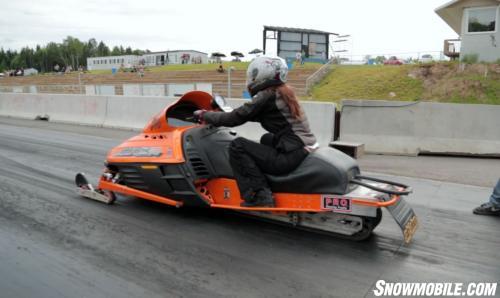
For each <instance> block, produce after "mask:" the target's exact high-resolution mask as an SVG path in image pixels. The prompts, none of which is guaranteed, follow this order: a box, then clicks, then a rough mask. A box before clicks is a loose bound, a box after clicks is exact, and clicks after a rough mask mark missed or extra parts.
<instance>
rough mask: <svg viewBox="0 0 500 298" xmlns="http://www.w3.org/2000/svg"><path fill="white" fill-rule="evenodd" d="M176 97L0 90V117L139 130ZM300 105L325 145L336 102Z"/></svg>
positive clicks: (248, 129) (254, 135)
mask: <svg viewBox="0 0 500 298" xmlns="http://www.w3.org/2000/svg"><path fill="white" fill-rule="evenodd" d="M175 100H177V98H176V97H167V96H163V97H159V96H149V97H148V96H99V95H67V94H26V93H25V94H17V93H0V116H11V117H20V118H28V119H35V118H36V117H37V116H49V119H50V121H59V122H68V123H77V124H85V125H95V126H104V127H116V128H129V129H142V128H143V127H144V126H145V125H146V124H147V122H148V121H149V120H150V119H151V117H152V116H154V115H155V114H157V113H158V112H159V111H161V110H162V109H163V108H164V107H166V106H167V105H169V104H171V103H173V102H174V101H175ZM229 102H230V104H231V105H232V106H233V107H238V106H240V105H242V104H244V103H245V102H246V100H243V99H230V100H229ZM303 106H304V109H305V111H306V114H307V116H308V117H309V121H310V124H311V129H312V130H313V132H314V133H315V134H316V136H317V138H318V141H319V142H320V144H321V145H324V146H327V145H328V143H329V142H330V141H331V140H332V137H333V129H334V127H333V126H334V121H333V118H334V115H335V105H334V104H331V103H314V102H308V103H304V104H303ZM236 130H237V131H238V132H239V133H240V134H241V135H242V136H245V137H247V138H250V139H254V140H257V141H258V140H259V139H260V137H261V135H262V134H264V130H263V129H262V128H261V127H260V125H259V124H256V123H247V124H245V125H243V126H241V127H238V128H237V129H236Z"/></svg>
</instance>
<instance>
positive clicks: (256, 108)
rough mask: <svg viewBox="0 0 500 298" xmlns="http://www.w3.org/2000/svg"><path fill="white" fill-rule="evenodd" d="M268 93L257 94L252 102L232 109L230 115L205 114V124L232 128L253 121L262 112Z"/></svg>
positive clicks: (220, 113) (219, 113)
mask: <svg viewBox="0 0 500 298" xmlns="http://www.w3.org/2000/svg"><path fill="white" fill-rule="evenodd" d="M269 95H270V94H269V93H268V92H259V93H257V94H256V95H255V96H254V97H252V100H251V101H249V102H246V103H245V104H244V105H242V106H241V107H239V108H237V109H234V110H233V111H232V112H230V113H225V112H206V113H205V114H204V115H203V119H204V120H205V122H207V123H209V124H212V125H214V126H226V127H234V126H238V125H241V124H243V123H245V122H247V121H253V120H254V119H255V117H256V116H257V115H259V113H260V112H261V111H262V108H263V107H264V105H265V104H266V102H267V99H268V98H269Z"/></svg>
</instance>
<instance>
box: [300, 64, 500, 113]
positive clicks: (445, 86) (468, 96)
mask: <svg viewBox="0 0 500 298" xmlns="http://www.w3.org/2000/svg"><path fill="white" fill-rule="evenodd" d="M486 67H488V68H489V69H490V71H489V72H488V74H487V76H485V75H484V70H485V68H486ZM498 67H500V66H498V65H495V64H473V65H467V66H466V68H465V70H464V71H461V70H460V69H459V65H458V63H452V62H444V63H435V64H432V65H418V64H416V65H400V66H389V65H341V66H334V68H333V71H332V72H331V73H330V74H329V75H328V76H327V77H326V78H325V79H323V81H321V82H320V83H319V84H318V85H316V86H315V87H313V89H312V96H310V97H309V99H314V100H319V101H334V102H338V101H339V100H340V99H384V100H403V101H415V100H424V101H436V102H451V103H469V104H500V72H498V69H499V68H498ZM425 68H429V69H430V71H429V73H428V74H427V75H425V76H424V75H422V73H421V72H422V71H423V70H425ZM409 74H413V76H409ZM415 74H417V75H415Z"/></svg>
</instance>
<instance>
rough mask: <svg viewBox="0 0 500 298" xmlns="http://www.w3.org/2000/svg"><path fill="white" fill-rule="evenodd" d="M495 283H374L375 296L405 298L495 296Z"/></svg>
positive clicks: (379, 281)
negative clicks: (401, 297)
mask: <svg viewBox="0 0 500 298" xmlns="http://www.w3.org/2000/svg"><path fill="white" fill-rule="evenodd" d="M496 291H497V283H496V282H492V283H488V282H479V283H473V282H471V283H468V284H464V283H461V282H455V283H452V282H449V283H448V282H420V283H419V282H386V281H385V280H382V279H381V280H378V281H377V282H376V283H375V288H374V289H373V294H374V295H375V296H406V297H415V296H417V297H418V296H421V297H439V296H442V297H453V296H463V297H468V296H495V294H496Z"/></svg>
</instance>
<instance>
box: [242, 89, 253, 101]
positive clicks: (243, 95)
mask: <svg viewBox="0 0 500 298" xmlns="http://www.w3.org/2000/svg"><path fill="white" fill-rule="evenodd" d="M241 96H242V97H243V98H245V99H251V98H252V97H251V96H250V93H249V92H248V91H243V94H242V95H241Z"/></svg>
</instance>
